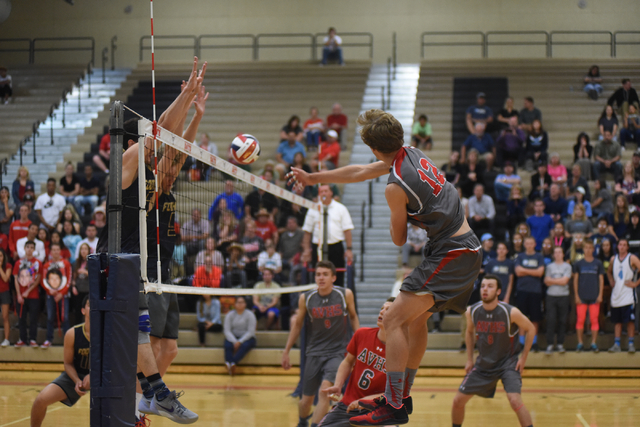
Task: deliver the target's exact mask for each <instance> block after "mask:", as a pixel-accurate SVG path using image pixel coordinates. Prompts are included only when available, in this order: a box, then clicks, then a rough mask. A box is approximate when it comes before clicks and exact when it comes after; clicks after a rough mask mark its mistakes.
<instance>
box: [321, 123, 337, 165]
mask: <svg viewBox="0 0 640 427" xmlns="http://www.w3.org/2000/svg"><path fill="white" fill-rule="evenodd" d="M318 161H319V162H320V163H321V164H322V169H328V170H331V169H335V168H337V167H338V163H339V162H340V143H339V142H338V133H337V132H336V131H335V130H333V129H331V130H329V131H328V132H327V141H326V142H322V143H321V144H320V151H319V152H318Z"/></svg>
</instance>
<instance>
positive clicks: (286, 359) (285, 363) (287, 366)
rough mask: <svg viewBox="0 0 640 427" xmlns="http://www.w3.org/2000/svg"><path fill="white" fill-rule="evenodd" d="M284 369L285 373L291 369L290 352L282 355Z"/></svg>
mask: <svg viewBox="0 0 640 427" xmlns="http://www.w3.org/2000/svg"><path fill="white" fill-rule="evenodd" d="M281 364H282V368H284V370H285V371H288V370H289V369H291V360H290V359H289V352H288V351H285V352H284V353H282V363H281Z"/></svg>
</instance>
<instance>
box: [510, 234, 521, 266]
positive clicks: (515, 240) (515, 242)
mask: <svg viewBox="0 0 640 427" xmlns="http://www.w3.org/2000/svg"><path fill="white" fill-rule="evenodd" d="M523 252H524V237H522V234H520V233H517V232H516V233H513V237H512V238H511V248H510V249H509V258H510V259H511V260H513V261H515V260H516V259H517V258H518V256H519V255H520V254H521V253H523Z"/></svg>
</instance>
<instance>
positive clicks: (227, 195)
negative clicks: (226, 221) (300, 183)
mask: <svg viewBox="0 0 640 427" xmlns="http://www.w3.org/2000/svg"><path fill="white" fill-rule="evenodd" d="M282 176H284V175H282ZM222 199H224V200H225V201H226V202H227V209H229V210H230V211H231V212H233V214H234V215H235V216H236V218H237V219H240V218H242V216H243V214H244V200H243V199H242V196H241V195H240V194H238V193H236V191H235V186H234V183H233V181H232V180H230V179H228V180H226V181H225V182H224V193H222V194H219V195H218V196H217V197H216V198H215V200H214V201H213V204H212V205H211V208H210V209H209V221H211V220H213V213H214V212H215V211H216V209H217V207H218V204H219V203H220V200H222ZM182 238H183V240H184V236H183V237H182Z"/></svg>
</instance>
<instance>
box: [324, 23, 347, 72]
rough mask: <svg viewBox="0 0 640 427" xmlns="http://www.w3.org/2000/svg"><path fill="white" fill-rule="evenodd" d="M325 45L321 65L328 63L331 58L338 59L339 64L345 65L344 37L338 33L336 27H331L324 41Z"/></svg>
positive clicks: (332, 59)
mask: <svg viewBox="0 0 640 427" xmlns="http://www.w3.org/2000/svg"><path fill="white" fill-rule="evenodd" d="M322 43H323V44H324V47H323V48H322V62H321V63H320V65H321V66H323V65H327V62H328V61H329V60H331V61H338V64H340V65H344V60H343V59H342V47H341V46H342V38H341V37H340V36H338V35H337V34H336V29H335V28H333V27H330V28H329V34H328V35H326V36H325V37H324V40H323V41H322Z"/></svg>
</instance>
